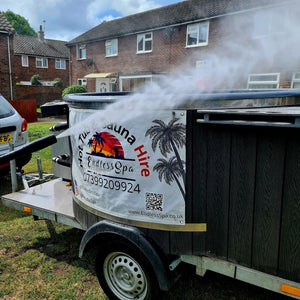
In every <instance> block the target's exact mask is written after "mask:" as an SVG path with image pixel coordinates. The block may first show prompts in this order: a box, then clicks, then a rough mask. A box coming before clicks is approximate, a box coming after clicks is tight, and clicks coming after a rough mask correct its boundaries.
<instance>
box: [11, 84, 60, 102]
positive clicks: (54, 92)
mask: <svg viewBox="0 0 300 300" xmlns="http://www.w3.org/2000/svg"><path fill="white" fill-rule="evenodd" d="M62 91H63V89H62V88H58V87H52V86H49V87H48V86H42V87H40V86H26V85H17V86H15V89H14V99H18V100H23V99H25V100H26V99H36V105H37V107H40V106H41V105H42V104H45V103H46V102H49V101H53V100H60V99H62V98H61V94H62Z"/></svg>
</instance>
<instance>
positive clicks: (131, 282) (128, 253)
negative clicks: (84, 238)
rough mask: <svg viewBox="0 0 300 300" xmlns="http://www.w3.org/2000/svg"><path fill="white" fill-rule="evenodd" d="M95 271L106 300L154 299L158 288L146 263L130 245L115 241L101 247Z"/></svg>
mask: <svg viewBox="0 0 300 300" xmlns="http://www.w3.org/2000/svg"><path fill="white" fill-rule="evenodd" d="M103 248H104V249H101V250H100V251H99V253H98V257H97V263H96V271H97V276H98V280H99V283H100V285H101V287H102V289H103V290H104V292H105V294H106V295H107V296H108V297H109V299H118V300H128V299H140V300H149V299H155V298H156V297H157V296H158V294H159V292H160V289H159V287H158V283H157V279H156V276H155V274H154V272H153V270H152V268H151V265H150V263H149V260H148V259H147V258H146V257H145V256H144V254H143V253H142V252H141V251H140V250H138V249H137V248H136V247H135V246H133V245H131V244H130V243H129V242H126V241H123V240H118V241H111V242H109V243H108V244H105V245H103Z"/></svg>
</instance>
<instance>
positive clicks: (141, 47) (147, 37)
mask: <svg viewBox="0 0 300 300" xmlns="http://www.w3.org/2000/svg"><path fill="white" fill-rule="evenodd" d="M151 51H152V32H150V33H144V34H138V36H137V53H143V52H151Z"/></svg>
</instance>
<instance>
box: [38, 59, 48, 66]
mask: <svg viewBox="0 0 300 300" xmlns="http://www.w3.org/2000/svg"><path fill="white" fill-rule="evenodd" d="M36 67H37V68H48V58H45V57H37V58H36Z"/></svg>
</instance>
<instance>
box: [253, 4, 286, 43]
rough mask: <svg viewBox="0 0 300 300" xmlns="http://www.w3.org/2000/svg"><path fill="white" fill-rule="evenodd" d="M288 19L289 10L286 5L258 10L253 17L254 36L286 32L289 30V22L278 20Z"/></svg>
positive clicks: (260, 36) (259, 36)
mask: <svg viewBox="0 0 300 300" xmlns="http://www.w3.org/2000/svg"><path fill="white" fill-rule="evenodd" d="M288 19H289V14H288V10H287V8H284V7H281V8H280V9H279V8H275V9H273V10H261V11H258V12H256V13H255V14H254V19H253V38H262V37H266V36H269V35H274V34H280V33H284V32H286V31H287V30H289V29H288V28H287V25H286V24H285V23H287V22H281V23H279V22H278V20H288Z"/></svg>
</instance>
